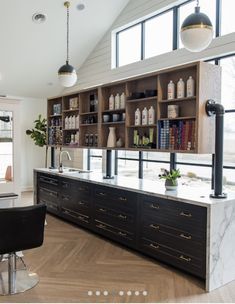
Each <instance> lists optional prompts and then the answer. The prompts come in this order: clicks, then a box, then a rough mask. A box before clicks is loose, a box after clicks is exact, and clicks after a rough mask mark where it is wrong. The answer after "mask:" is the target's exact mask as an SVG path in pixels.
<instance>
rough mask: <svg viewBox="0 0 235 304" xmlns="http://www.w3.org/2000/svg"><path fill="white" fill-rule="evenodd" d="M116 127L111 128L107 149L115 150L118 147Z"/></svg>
mask: <svg viewBox="0 0 235 304" xmlns="http://www.w3.org/2000/svg"><path fill="white" fill-rule="evenodd" d="M115 129H116V128H115V127H109V136H108V141H107V147H109V148H114V147H116V142H117V138H116V133H115Z"/></svg>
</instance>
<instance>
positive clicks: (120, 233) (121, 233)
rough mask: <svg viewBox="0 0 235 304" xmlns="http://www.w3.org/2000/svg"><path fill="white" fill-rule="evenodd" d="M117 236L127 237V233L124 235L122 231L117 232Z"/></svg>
mask: <svg viewBox="0 0 235 304" xmlns="http://www.w3.org/2000/svg"><path fill="white" fill-rule="evenodd" d="M118 234H119V235H121V236H127V233H124V232H122V231H118Z"/></svg>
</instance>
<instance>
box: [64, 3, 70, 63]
mask: <svg viewBox="0 0 235 304" xmlns="http://www.w3.org/2000/svg"><path fill="white" fill-rule="evenodd" d="M64 6H66V8H67V60H66V63H67V64H68V63H69V6H70V3H69V2H68V1H67V2H65V3H64Z"/></svg>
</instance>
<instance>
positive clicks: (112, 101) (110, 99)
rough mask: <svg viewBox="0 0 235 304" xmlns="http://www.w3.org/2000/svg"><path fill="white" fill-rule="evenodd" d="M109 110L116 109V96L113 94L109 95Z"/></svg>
mask: <svg viewBox="0 0 235 304" xmlns="http://www.w3.org/2000/svg"><path fill="white" fill-rule="evenodd" d="M109 110H114V96H113V94H111V95H110V97H109Z"/></svg>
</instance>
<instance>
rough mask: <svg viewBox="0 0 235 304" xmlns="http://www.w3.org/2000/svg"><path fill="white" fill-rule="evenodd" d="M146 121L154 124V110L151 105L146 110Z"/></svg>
mask: <svg viewBox="0 0 235 304" xmlns="http://www.w3.org/2000/svg"><path fill="white" fill-rule="evenodd" d="M148 123H149V125H154V124H155V110H154V107H153V106H151V107H150V108H149V110H148Z"/></svg>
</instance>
